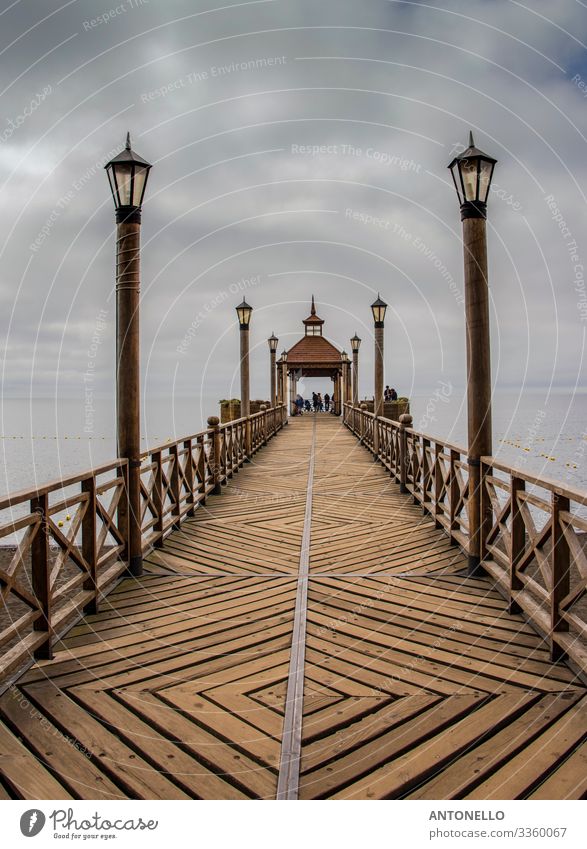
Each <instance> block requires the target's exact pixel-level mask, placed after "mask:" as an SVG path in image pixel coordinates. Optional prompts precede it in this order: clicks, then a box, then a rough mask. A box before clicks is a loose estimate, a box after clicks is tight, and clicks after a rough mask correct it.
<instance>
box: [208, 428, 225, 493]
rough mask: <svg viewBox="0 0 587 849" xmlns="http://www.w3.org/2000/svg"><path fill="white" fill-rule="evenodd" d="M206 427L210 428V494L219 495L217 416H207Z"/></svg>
mask: <svg viewBox="0 0 587 849" xmlns="http://www.w3.org/2000/svg"><path fill="white" fill-rule="evenodd" d="M208 427H209V428H211V429H212V431H213V433H212V444H211V446H210V467H211V469H212V481H213V484H214V488H213V489H212V495H220V493H221V491H222V490H221V486H220V478H221V467H220V421H219V419H218V416H209V417H208Z"/></svg>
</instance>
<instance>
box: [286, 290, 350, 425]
mask: <svg viewBox="0 0 587 849" xmlns="http://www.w3.org/2000/svg"><path fill="white" fill-rule="evenodd" d="M303 325H304V335H303V336H302V338H301V339H300V340H299V342H296V344H295V345H293V346H292V347H291V348H290V349H289V351H284V352H283V354H282V356H281V358H280V359H279V361H278V362H277V378H278V383H277V385H278V395H279V399H280V401H281V402H283V403H285V402H286V401H287V385H288V384H287V381H288V380H289V390H290V391H289V395H290V412H291V413H293V412H294V401H295V398H296V395H297V382H298V380H299V379H300V378H301V377H329V378H330V379H331V380H332V382H333V383H334V389H333V392H332V397H333V408H334V409H333V412H334V415H336V416H339V415H340V413H341V409H342V403H343V401H350V399H351V396H350V393H351V387H350V380H349V376H350V372H349V365H350V361H349V359H348V357H347V355H346V354H345V352H344V351H342V352H341V351H339V350H338V348H336V347H335V346H334V345H333V344H332V342H329V341H328V339H325V338H324V335H323V332H322V331H323V327H324V320H323V319H322V318H320V317H319V316H318V315H317V314H316V305H315V303H314V296H313V295H312V307H311V310H310V315H309V316H308V318H305V319H304V321H303Z"/></svg>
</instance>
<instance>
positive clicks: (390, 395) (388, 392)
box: [383, 386, 397, 401]
mask: <svg viewBox="0 0 587 849" xmlns="http://www.w3.org/2000/svg"><path fill="white" fill-rule="evenodd" d="M383 400H384V401H397V392H396V391H395V389H390V388H389V386H386V387H385V391H384V393H383Z"/></svg>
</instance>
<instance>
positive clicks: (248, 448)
mask: <svg viewBox="0 0 587 849" xmlns="http://www.w3.org/2000/svg"><path fill="white" fill-rule="evenodd" d="M252 453H253V445H252V434H251V417H250V415H249V416H247V419H246V421H245V463H250V462H251V454H252Z"/></svg>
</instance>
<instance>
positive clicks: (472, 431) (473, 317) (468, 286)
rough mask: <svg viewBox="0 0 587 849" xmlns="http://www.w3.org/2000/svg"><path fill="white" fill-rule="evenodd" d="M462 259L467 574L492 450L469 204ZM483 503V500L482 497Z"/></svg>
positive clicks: (478, 233) (481, 293) (486, 355)
mask: <svg viewBox="0 0 587 849" xmlns="http://www.w3.org/2000/svg"><path fill="white" fill-rule="evenodd" d="M461 210H462V211H461V217H462V219H463V249H464V259H465V322H466V330H467V413H468V442H469V503H468V508H467V513H468V517H469V574H470V575H476V574H478V573H479V571H480V565H479V564H480V562H481V557H482V549H483V540H484V535H485V533H486V529H487V524H488V522H489V521H490V518H491V516H490V513H489V512H487V510H485V512H484V513H483V515H482V513H481V466H480V461H479V458H480V457H483V456H490V455H491V453H492V439H491V359H490V351H489V290H488V285H487V227H486V222H485V217H484V216H483V215H482V214H480V213H477V214H476V212H477V211H476V210H475V209H474V208H471V205H469V204H464V205H463V207H462V208H461ZM486 501H487V499H486Z"/></svg>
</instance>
